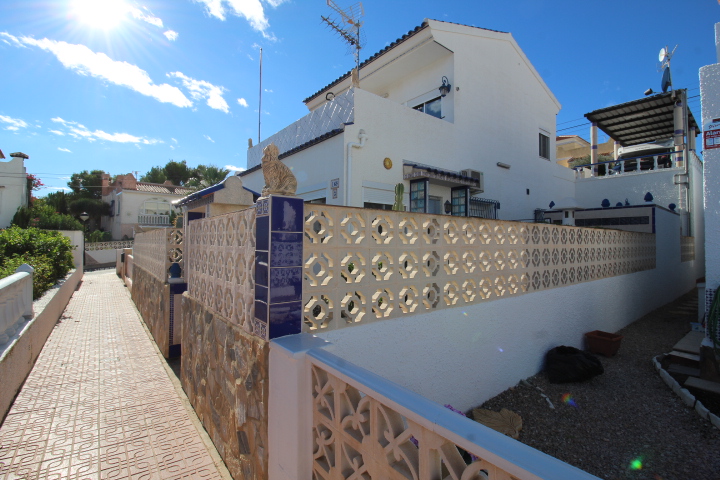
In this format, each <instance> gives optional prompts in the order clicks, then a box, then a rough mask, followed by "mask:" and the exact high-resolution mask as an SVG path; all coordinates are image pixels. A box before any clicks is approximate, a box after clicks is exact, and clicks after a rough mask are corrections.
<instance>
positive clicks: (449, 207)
mask: <svg viewBox="0 0 720 480" xmlns="http://www.w3.org/2000/svg"><path fill="white" fill-rule="evenodd" d="M450 212H452V204H451V203H450V200H445V213H450Z"/></svg>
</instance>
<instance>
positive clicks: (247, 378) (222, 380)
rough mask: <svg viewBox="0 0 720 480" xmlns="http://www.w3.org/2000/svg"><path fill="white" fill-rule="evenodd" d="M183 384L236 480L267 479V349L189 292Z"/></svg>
mask: <svg viewBox="0 0 720 480" xmlns="http://www.w3.org/2000/svg"><path fill="white" fill-rule="evenodd" d="M181 311H182V348H183V353H182V362H181V370H182V373H181V381H182V386H183V389H184V390H185V393H186V394H187V396H188V398H189V399H190V403H191V404H192V406H193V408H194V409H195V412H197V415H198V417H199V418H200V420H201V421H202V423H203V426H204V427H205V430H207V432H208V434H209V435H210V438H211V439H212V441H213V443H214V444H215V447H216V448H217V450H218V452H220V455H221V456H222V458H223V460H224V461H225V464H226V465H227V467H228V470H230V473H231V474H232V476H233V477H234V478H235V479H236V480H240V479H264V478H267V398H268V386H269V384H268V381H267V378H268V353H269V347H268V343H267V342H266V341H264V340H262V339H260V338H257V337H254V336H251V335H248V334H247V333H245V332H244V331H243V330H242V329H241V328H239V327H238V326H237V325H234V324H232V323H231V322H229V321H228V320H227V319H226V318H224V317H222V316H221V315H219V314H218V313H217V312H214V311H212V310H208V309H206V308H205V307H204V306H203V305H201V304H200V303H199V302H198V301H197V300H196V299H194V298H193V297H191V296H190V295H189V294H188V293H187V292H186V293H184V294H183V296H182V308H181Z"/></svg>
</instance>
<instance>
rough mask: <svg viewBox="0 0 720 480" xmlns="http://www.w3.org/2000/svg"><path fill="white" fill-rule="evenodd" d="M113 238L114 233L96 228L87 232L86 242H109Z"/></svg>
mask: <svg viewBox="0 0 720 480" xmlns="http://www.w3.org/2000/svg"><path fill="white" fill-rule="evenodd" d="M110 240H112V234H111V233H110V232H103V231H102V230H95V231H94V232H90V233H87V232H85V243H97V242H109V241H110Z"/></svg>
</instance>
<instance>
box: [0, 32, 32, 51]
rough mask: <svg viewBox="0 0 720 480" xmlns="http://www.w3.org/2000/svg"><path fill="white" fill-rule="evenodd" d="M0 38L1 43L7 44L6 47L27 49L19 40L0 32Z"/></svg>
mask: <svg viewBox="0 0 720 480" xmlns="http://www.w3.org/2000/svg"><path fill="white" fill-rule="evenodd" d="M0 37H4V38H3V42H5V43H7V44H8V45H12V46H14V47H22V48H27V47H26V46H25V45H23V43H22V42H21V41H20V40H18V39H17V37H14V36H12V35H10V34H9V33H7V32H0ZM6 39H7V40H6ZM8 40H9V41H8Z"/></svg>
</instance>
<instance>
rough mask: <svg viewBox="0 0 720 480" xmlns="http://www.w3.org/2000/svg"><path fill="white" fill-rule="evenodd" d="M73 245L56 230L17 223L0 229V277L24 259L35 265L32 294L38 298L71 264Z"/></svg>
mask: <svg viewBox="0 0 720 480" xmlns="http://www.w3.org/2000/svg"><path fill="white" fill-rule="evenodd" d="M73 248H74V247H73V245H72V244H70V240H69V239H67V238H66V237H64V236H63V235H62V234H60V233H59V232H54V231H47V230H40V229H38V228H27V229H23V228H19V227H17V226H12V227H10V228H7V229H5V230H0V278H3V277H7V276H9V275H12V274H13V273H15V269H16V268H17V267H19V266H20V265H22V264H23V263H27V264H29V265H31V266H32V267H33V268H34V269H35V274H34V279H33V298H35V299H37V298H40V296H42V294H43V293H45V292H46V291H47V290H48V289H49V288H50V287H52V286H53V285H54V284H55V283H56V282H57V281H58V280H60V279H61V278H64V277H65V275H67V273H68V272H69V271H70V270H71V269H72V268H73V256H72V251H73Z"/></svg>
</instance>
